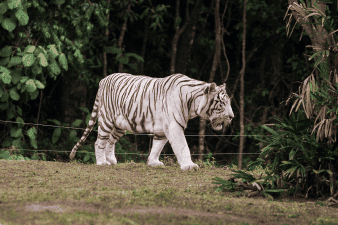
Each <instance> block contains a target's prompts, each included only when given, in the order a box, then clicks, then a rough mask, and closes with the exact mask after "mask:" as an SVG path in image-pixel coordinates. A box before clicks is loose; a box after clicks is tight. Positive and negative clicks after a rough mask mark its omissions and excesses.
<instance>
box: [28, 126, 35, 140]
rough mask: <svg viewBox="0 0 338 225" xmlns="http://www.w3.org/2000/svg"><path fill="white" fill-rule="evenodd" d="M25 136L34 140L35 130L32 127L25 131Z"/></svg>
mask: <svg viewBox="0 0 338 225" xmlns="http://www.w3.org/2000/svg"><path fill="white" fill-rule="evenodd" d="M27 136H28V137H29V138H31V139H36V128H35V127H32V128H30V129H29V130H28V131H27Z"/></svg>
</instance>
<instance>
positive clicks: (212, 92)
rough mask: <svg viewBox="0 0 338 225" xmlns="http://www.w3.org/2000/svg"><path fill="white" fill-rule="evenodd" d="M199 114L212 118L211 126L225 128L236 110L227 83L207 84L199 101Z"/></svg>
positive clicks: (218, 128) (215, 128)
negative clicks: (227, 89)
mask: <svg viewBox="0 0 338 225" xmlns="http://www.w3.org/2000/svg"><path fill="white" fill-rule="evenodd" d="M197 114H198V115H199V116H201V117H203V118H205V119H208V120H210V121H211V127H212V128H213V129H214V130H217V131H219V130H222V129H225V128H226V127H227V126H228V125H229V124H230V123H231V120H232V118H233V117H234V112H233V111H232V108H231V105H230V98H229V96H228V94H227V92H226V90H225V84H223V85H221V86H217V85H216V84H215V83H211V84H208V85H207V87H206V88H205V90H204V95H203V96H202V99H201V101H200V102H199V107H198V111H197Z"/></svg>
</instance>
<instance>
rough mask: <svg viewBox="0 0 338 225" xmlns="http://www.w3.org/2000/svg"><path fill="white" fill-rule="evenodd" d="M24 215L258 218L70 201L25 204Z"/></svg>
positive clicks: (236, 219)
mask: <svg viewBox="0 0 338 225" xmlns="http://www.w3.org/2000/svg"><path fill="white" fill-rule="evenodd" d="M22 209H23V208H22V206H21V207H17V211H22ZM24 211H25V212H26V213H31V212H44V211H48V212H53V213H58V214H59V213H72V212H76V211H77V212H78V211H87V212H91V213H103V214H105V213H114V214H122V215H133V214H138V215H149V214H158V215H174V216H175V217H177V216H183V217H211V218H213V219H216V218H218V219H220V220H223V221H227V222H235V223H237V222H238V223H240V222H244V223H245V222H247V223H250V222H253V221H257V219H258V218H250V217H243V216H242V215H233V213H231V212H229V213H227V214H224V213H223V212H218V213H213V212H203V211H198V210H192V209H186V208H173V207H145V206H132V207H124V208H119V209H116V208H104V207H102V206H98V205H95V204H90V203H84V202H70V201H64V202H62V201H56V202H40V203H33V204H27V205H25V206H24Z"/></svg>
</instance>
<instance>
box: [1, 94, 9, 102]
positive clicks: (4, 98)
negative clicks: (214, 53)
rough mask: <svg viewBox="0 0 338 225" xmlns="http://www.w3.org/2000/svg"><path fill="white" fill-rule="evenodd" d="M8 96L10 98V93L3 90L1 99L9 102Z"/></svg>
mask: <svg viewBox="0 0 338 225" xmlns="http://www.w3.org/2000/svg"><path fill="white" fill-rule="evenodd" d="M8 98H9V94H8V93H7V92H3V94H2V97H1V101H2V102H7V101H8Z"/></svg>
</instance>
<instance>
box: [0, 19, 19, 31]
mask: <svg viewBox="0 0 338 225" xmlns="http://www.w3.org/2000/svg"><path fill="white" fill-rule="evenodd" d="M15 27H16V22H15V20H13V19H11V18H5V19H4V21H2V28H4V29H5V30H8V32H12V31H13V30H14V29H15Z"/></svg>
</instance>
